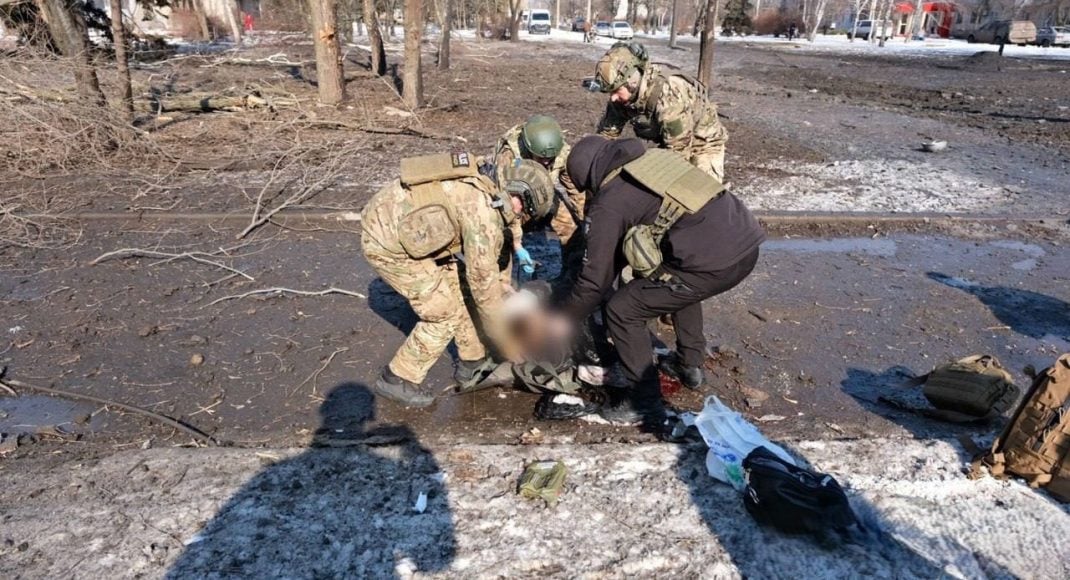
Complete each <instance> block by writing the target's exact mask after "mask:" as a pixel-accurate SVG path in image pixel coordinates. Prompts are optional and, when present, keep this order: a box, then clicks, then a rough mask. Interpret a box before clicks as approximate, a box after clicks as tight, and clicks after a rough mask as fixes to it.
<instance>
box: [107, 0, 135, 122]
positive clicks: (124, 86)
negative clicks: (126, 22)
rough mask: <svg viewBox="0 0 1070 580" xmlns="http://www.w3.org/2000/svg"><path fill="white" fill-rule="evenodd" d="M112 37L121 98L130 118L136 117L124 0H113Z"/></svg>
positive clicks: (124, 109)
mask: <svg viewBox="0 0 1070 580" xmlns="http://www.w3.org/2000/svg"><path fill="white" fill-rule="evenodd" d="M111 38H112V42H111V43H112V46H114V47H115V66H116V68H118V69H119V99H120V100H121V101H122V103H121V105H122V108H123V112H124V113H125V114H126V117H127V119H128V120H131V121H132V120H133V119H134V91H133V89H132V88H131V86H130V63H129V62H127V60H126V30H125V29H124V28H123V1H122V0H111Z"/></svg>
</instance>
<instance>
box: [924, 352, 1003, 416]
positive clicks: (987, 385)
mask: <svg viewBox="0 0 1070 580" xmlns="http://www.w3.org/2000/svg"><path fill="white" fill-rule="evenodd" d="M922 394H924V395H925V398H926V399H928V400H929V403H931V404H932V406H934V407H936V408H937V409H940V410H943V411H950V412H955V413H963V414H965V415H969V416H973V417H986V416H994V415H999V414H1002V413H1003V412H1004V411H1006V410H1007V409H1010V408H1011V406H1012V405H1014V403H1015V402H1016V401H1017V399H1018V395H1019V394H1020V391H1019V390H1018V387H1017V386H1015V384H1014V382H1013V378H1012V377H1011V375H1010V374H1009V373H1008V372H1007V371H1005V370H1004V369H1003V366H1002V365H1000V363H999V361H998V360H996V358H995V357H993V356H990V355H978V356H970V357H966V358H964V359H960V360H958V361H955V362H954V363H951V364H948V365H944V366H941V367H937V368H936V369H935V370H933V371H932V372H931V373H929V376H928V378H927V379H926V380H925V386H924V387H923V388H922Z"/></svg>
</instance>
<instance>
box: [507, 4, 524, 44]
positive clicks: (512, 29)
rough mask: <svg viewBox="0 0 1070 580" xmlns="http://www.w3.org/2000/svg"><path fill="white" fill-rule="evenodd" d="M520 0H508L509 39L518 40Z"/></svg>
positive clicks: (511, 40)
mask: <svg viewBox="0 0 1070 580" xmlns="http://www.w3.org/2000/svg"><path fill="white" fill-rule="evenodd" d="M520 2H521V0H509V41H510V42H519V41H520Z"/></svg>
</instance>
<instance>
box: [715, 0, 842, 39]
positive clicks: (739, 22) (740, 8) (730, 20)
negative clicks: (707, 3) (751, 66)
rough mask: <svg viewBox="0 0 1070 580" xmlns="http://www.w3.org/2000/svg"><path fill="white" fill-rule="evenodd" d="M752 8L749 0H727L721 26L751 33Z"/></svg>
mask: <svg viewBox="0 0 1070 580" xmlns="http://www.w3.org/2000/svg"><path fill="white" fill-rule="evenodd" d="M819 1H825V0H819ZM750 9H751V5H750V2H748V1H747V0H727V1H726V2H725V4H724V21H722V22H721V26H722V27H723V28H724V29H725V31H732V33H735V34H750V32H751V19H750V15H749V14H747V13H748V12H749V11H750Z"/></svg>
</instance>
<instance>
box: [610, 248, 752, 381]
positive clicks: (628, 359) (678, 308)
mask: <svg viewBox="0 0 1070 580" xmlns="http://www.w3.org/2000/svg"><path fill="white" fill-rule="evenodd" d="M757 263H758V249H757V248H755V250H754V251H753V252H751V253H750V254H748V255H747V256H746V257H745V258H743V259H742V260H740V261H739V262H737V263H736V264H735V265H733V266H731V267H729V268H725V269H724V270H719V271H716V272H704V273H693V272H672V271H670V272H669V273H670V274H672V275H673V280H672V281H671V282H658V281H654V280H646V279H635V280H632V281H631V282H629V283H628V284H626V285H625V286H624V287H623V288H621V289H620V290H618V291H617V292H616V293H614V294H613V296H612V297H611V298H610V299H609V303H608V304H607V305H606V315H607V320H606V324H607V326H608V328H609V336H610V337H611V338H612V339H613V344H614V346H615V347H616V349H617V354H618V356H619V357H620V362H621V365H622V366H623V367H624V376H625V378H626V379H627V380H628V382H629V383H630V384H631V385H633V386H644V387H648V388H654V387H656V385H657V367H655V366H654V357H653V356H652V354H651V353H652V347H651V343H650V332H649V331H648V330H647V326H646V325H647V322H648V321H650V320H652V319H654V318H657V317H659V316H661V315H663V314H671V315H672V323H673V327H674V328H675V330H676V350H677V352H678V353H679V354H680V356H681V357H682V358H683V361H684V363H685V364H687V365H690V366H701V365H702V364H703V362H704V361H705V357H706V336H705V335H704V334H703V332H702V329H703V326H702V301H703V300H705V299H707V298H709V297H711V296H716V295H717V294H721V293H724V292H727V291H729V290H731V289H732V288H734V287H736V285H738V284H739V283H740V282H742V281H743V280H744V279H745V278H746V277H747V276H748V275H750V273H751V271H752V270H754V266H755V264H757ZM643 390H644V391H645V390H648V389H646V388H645V389H643Z"/></svg>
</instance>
